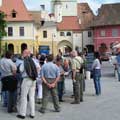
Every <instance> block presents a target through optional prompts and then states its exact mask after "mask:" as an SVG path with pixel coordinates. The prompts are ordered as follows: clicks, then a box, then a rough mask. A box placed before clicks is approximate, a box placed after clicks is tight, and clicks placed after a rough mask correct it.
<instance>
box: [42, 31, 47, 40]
mask: <svg viewBox="0 0 120 120" xmlns="http://www.w3.org/2000/svg"><path fill="white" fill-rule="evenodd" d="M43 38H47V30H44V31H43Z"/></svg>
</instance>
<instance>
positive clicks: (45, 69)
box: [41, 62, 60, 78]
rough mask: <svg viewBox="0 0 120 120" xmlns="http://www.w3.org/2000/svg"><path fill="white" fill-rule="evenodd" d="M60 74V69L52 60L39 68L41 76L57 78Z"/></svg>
mask: <svg viewBox="0 0 120 120" xmlns="http://www.w3.org/2000/svg"><path fill="white" fill-rule="evenodd" d="M58 76H60V70H59V68H58V66H57V65H56V64H54V63H53V62H48V63H46V64H44V65H43V66H42V68H41V77H44V78H57V77H58Z"/></svg>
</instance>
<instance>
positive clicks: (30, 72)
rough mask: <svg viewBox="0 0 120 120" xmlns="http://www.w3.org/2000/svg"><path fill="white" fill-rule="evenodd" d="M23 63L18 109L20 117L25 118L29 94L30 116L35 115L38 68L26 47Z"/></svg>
mask: <svg viewBox="0 0 120 120" xmlns="http://www.w3.org/2000/svg"><path fill="white" fill-rule="evenodd" d="M23 59H24V60H23V63H22V64H21V65H20V72H21V73H22V78H23V81H22V84H21V97H20V106H19V111H18V115H17V117H18V118H21V119H24V118H25V117H26V110H27V96H29V105H30V118H34V116H35V88H36V77H37V68H36V66H35V63H34V61H33V60H32V58H31V57H30V51H29V50H28V49H25V50H24V51H23Z"/></svg>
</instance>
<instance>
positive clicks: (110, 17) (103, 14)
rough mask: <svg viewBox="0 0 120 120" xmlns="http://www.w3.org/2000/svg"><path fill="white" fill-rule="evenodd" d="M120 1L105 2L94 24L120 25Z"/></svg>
mask: <svg viewBox="0 0 120 120" xmlns="http://www.w3.org/2000/svg"><path fill="white" fill-rule="evenodd" d="M119 11H120V3H115V4H103V5H102V6H101V8H100V9H99V11H98V16H96V17H95V18H94V22H93V23H92V26H105V25H120V12H119Z"/></svg>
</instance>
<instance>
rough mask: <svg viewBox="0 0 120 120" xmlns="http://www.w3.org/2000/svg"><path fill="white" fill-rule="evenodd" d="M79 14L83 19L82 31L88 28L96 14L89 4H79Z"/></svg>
mask: <svg viewBox="0 0 120 120" xmlns="http://www.w3.org/2000/svg"><path fill="white" fill-rule="evenodd" d="M77 12H78V13H77V14H78V17H79V19H81V27H82V29H86V28H88V27H89V26H90V23H91V21H92V20H93V17H94V14H93V12H92V10H91V8H90V7H89V5H88V3H78V5H77Z"/></svg>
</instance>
